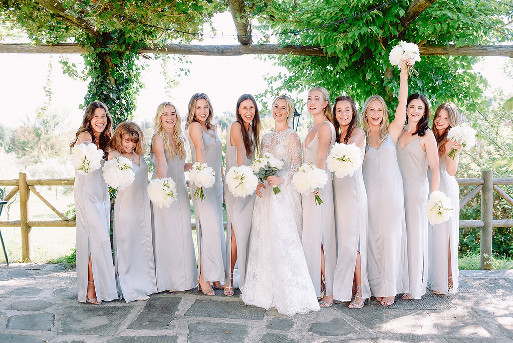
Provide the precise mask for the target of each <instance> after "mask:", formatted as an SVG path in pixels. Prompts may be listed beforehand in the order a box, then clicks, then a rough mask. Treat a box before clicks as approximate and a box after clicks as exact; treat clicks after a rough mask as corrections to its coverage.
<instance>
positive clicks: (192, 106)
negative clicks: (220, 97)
mask: <svg viewBox="0 0 513 343" xmlns="http://www.w3.org/2000/svg"><path fill="white" fill-rule="evenodd" d="M199 99H204V100H206V101H207V103H208V113H209V114H208V117H207V120H206V124H207V129H208V130H211V129H213V128H214V125H212V117H213V116H214V109H213V108H212V103H211V102H210V99H209V98H208V96H207V95H206V94H205V93H196V94H194V95H193V96H192V97H191V100H189V106H188V108H189V114H188V116H187V122H186V123H185V128H186V129H187V128H188V127H189V125H191V123H192V122H194V121H197V120H196V102H197V101H198V100H199Z"/></svg>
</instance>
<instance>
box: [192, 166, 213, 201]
mask: <svg viewBox="0 0 513 343" xmlns="http://www.w3.org/2000/svg"><path fill="white" fill-rule="evenodd" d="M189 179H190V180H191V182H192V183H194V184H195V185H196V187H197V188H196V191H195V192H194V199H198V197H199V198H200V200H203V199H205V193H204V192H203V187H205V188H210V187H212V186H213V185H214V183H215V182H216V174H215V173H214V170H213V169H212V168H211V167H209V166H207V164H206V163H199V162H194V164H193V165H192V168H191V170H190V171H189Z"/></svg>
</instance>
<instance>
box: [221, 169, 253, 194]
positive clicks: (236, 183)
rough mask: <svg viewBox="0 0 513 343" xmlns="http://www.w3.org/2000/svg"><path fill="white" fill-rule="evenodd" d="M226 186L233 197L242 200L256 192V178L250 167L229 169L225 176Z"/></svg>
mask: <svg viewBox="0 0 513 343" xmlns="http://www.w3.org/2000/svg"><path fill="white" fill-rule="evenodd" d="M226 184H227V185H228V189H229V190H230V192H231V193H232V194H233V196H235V197H240V198H244V197H246V196H248V195H251V194H253V193H254V192H255V191H256V188H257V185H258V178H257V177H256V176H255V174H253V170H252V169H251V167H248V166H240V167H231V168H230V170H229V171H228V173H227V174H226Z"/></svg>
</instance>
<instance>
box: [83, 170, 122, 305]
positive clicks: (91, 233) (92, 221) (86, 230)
mask: <svg viewBox="0 0 513 343" xmlns="http://www.w3.org/2000/svg"><path fill="white" fill-rule="evenodd" d="M102 165H103V161H102ZM73 193H74V198H75V210H76V214H77V219H76V223H77V224H76V227H77V230H76V236H77V243H76V248H77V288H78V301H80V302H85V301H86V298H87V275H88V271H87V270H88V264H89V255H91V262H92V269H93V278H94V287H95V290H96V298H97V300H98V301H110V300H114V299H118V292H117V289H116V279H115V275H114V264H113V262H112V251H111V246H110V234H109V231H110V198H109V191H108V188H107V185H106V184H105V181H104V179H103V175H102V168H99V169H97V170H95V171H92V172H90V173H89V174H87V175H81V174H79V173H75V185H74V188H73Z"/></svg>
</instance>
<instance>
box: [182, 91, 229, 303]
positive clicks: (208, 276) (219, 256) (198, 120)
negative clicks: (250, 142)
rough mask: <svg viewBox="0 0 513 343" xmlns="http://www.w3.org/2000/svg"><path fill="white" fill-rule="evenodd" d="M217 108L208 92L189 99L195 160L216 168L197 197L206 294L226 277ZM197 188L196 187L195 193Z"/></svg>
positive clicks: (201, 280) (201, 270)
mask: <svg viewBox="0 0 513 343" xmlns="http://www.w3.org/2000/svg"><path fill="white" fill-rule="evenodd" d="M213 116H214V111H213V109H212V105H211V103H210V99H209V98H208V97H207V95H206V94H205V93H196V94H194V95H193V96H192V98H191V100H190V101H189V116H188V117H187V123H186V125H185V128H188V129H189V138H190V146H191V152H192V161H193V162H196V161H198V162H200V163H206V164H207V165H208V166H209V167H211V168H212V169H214V172H215V183H214V185H213V186H212V187H210V188H205V189H204V192H205V199H204V200H200V199H193V203H194V211H195V213H196V232H197V234H198V253H199V258H198V259H199V266H200V267H199V273H200V276H199V280H198V283H199V285H198V288H199V289H201V290H202V292H203V294H205V295H215V292H214V290H213V289H212V287H211V286H210V282H213V283H214V287H215V288H218V289H220V288H221V282H220V280H222V279H223V277H224V265H225V262H224V261H226V255H225V251H224V249H223V247H224V246H225V238H224V228H223V207H222V206H223V181H222V175H221V173H222V172H221V161H222V144H221V140H220V139H219V137H218V136H217V133H216V130H215V127H214V125H212V124H211V121H212V117H213ZM195 191H196V188H195V186H193V187H192V188H191V193H192V194H193V193H194V192H195Z"/></svg>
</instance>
